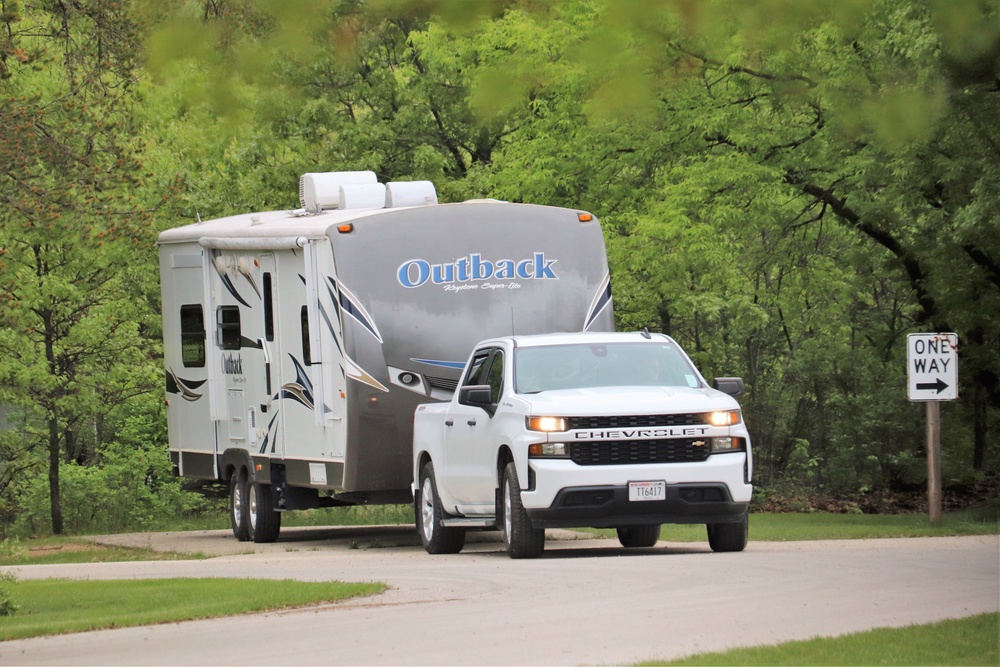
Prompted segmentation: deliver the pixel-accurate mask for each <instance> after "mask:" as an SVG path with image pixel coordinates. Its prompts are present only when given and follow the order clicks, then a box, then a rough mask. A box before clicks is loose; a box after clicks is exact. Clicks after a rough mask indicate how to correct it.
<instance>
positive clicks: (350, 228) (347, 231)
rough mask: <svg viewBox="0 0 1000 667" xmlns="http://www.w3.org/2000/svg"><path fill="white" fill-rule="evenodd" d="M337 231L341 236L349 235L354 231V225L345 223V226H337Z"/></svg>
mask: <svg viewBox="0 0 1000 667" xmlns="http://www.w3.org/2000/svg"><path fill="white" fill-rule="evenodd" d="M337 231H338V232H340V233H341V234H350V233H351V232H353V231H354V225H353V224H351V223H347V224H346V225H337Z"/></svg>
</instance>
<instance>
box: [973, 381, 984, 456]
mask: <svg viewBox="0 0 1000 667" xmlns="http://www.w3.org/2000/svg"><path fill="white" fill-rule="evenodd" d="M972 415H973V419H972V428H973V447H972V469H973V470H976V471H979V472H982V470H983V467H984V465H985V463H986V391H985V390H984V389H983V387H982V385H976V389H975V391H974V392H973V393H972Z"/></svg>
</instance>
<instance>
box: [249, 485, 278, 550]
mask: <svg viewBox="0 0 1000 667" xmlns="http://www.w3.org/2000/svg"><path fill="white" fill-rule="evenodd" d="M247 497H248V501H249V502H248V503H247V529H248V532H249V533H250V539H251V540H253V541H254V542H256V543H258V544H264V543H268V542H275V541H277V539H278V533H279V532H281V513H280V512H275V511H274V495H273V494H272V493H271V487H270V485H268V484H247Z"/></svg>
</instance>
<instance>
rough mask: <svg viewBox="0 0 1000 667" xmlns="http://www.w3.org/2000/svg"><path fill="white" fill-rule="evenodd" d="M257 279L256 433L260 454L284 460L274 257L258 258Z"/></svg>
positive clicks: (279, 343) (276, 275)
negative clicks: (259, 378) (259, 377)
mask: <svg viewBox="0 0 1000 667" xmlns="http://www.w3.org/2000/svg"><path fill="white" fill-rule="evenodd" d="M259 261H260V277H261V301H262V305H263V307H262V308H261V315H260V316H261V317H262V318H263V322H262V323H261V324H262V327H263V332H264V335H263V337H262V339H261V349H262V351H263V355H262V356H263V359H262V361H263V366H264V367H263V369H262V370H263V379H264V387H263V392H262V393H261V396H260V399H261V400H260V404H259V406H258V407H259V410H260V423H259V424H258V427H259V430H260V432H261V433H263V434H265V435H264V441H263V442H262V443H261V447H262V448H263V449H262V450H261V453H262V454H268V455H271V456H274V457H278V458H283V457H284V448H285V438H283V437H279V434H281V433H282V428H281V427H282V425H281V410H279V409H278V400H279V398H280V393H281V360H280V359H279V358H278V355H279V354H280V351H281V327H280V326H278V313H280V312H281V310H280V308H279V298H280V297H279V294H280V290H279V289H278V272H277V267H276V265H275V261H274V255H272V254H270V253H268V254H265V255H262V256H261V257H260V260H259Z"/></svg>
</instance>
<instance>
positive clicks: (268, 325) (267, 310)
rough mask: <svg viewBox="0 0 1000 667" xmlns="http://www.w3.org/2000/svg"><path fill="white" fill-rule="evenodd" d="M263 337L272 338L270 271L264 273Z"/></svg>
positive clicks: (272, 312) (272, 306)
mask: <svg viewBox="0 0 1000 667" xmlns="http://www.w3.org/2000/svg"><path fill="white" fill-rule="evenodd" d="M264 338H266V339H267V340H269V341H273V340H274V297H273V293H272V291H271V274H270V273H265V274H264Z"/></svg>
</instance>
